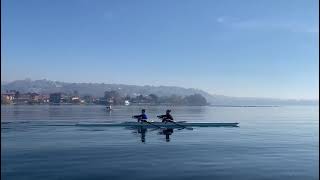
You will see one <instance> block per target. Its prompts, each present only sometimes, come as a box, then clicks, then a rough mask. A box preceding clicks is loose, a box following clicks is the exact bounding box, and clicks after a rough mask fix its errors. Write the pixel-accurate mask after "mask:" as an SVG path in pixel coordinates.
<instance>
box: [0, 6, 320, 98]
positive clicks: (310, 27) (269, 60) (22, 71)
mask: <svg viewBox="0 0 320 180" xmlns="http://www.w3.org/2000/svg"><path fill="white" fill-rule="evenodd" d="M1 3H2V4H1V13H2V14H1V15H2V16H1V27H2V29H1V45H2V46H1V65H2V66H1V75H2V79H1V80H2V81H12V80H17V79H25V78H31V79H44V78H46V79H50V80H59V81H66V82H105V83H123V84H135V85H175V86H182V87H193V88H199V89H203V90H206V91H208V92H209V93H212V94H223V95H232V96H251V97H276V98H307V99H314V98H319V96H318V92H319V83H318V81H319V76H318V73H319V60H318V58H319V24H318V23H319V19H318V17H319V9H318V7H319V4H318V1H317V0H250V1H249V0H241V1H239V0H144V1H143V0H127V1H124V0H2V1H1Z"/></svg>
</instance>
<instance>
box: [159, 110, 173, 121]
mask: <svg viewBox="0 0 320 180" xmlns="http://www.w3.org/2000/svg"><path fill="white" fill-rule="evenodd" d="M170 112H171V110H170V109H168V110H167V111H166V114H165V115H160V116H157V117H158V118H160V119H162V122H170V121H171V122H173V117H172V116H171V114H170Z"/></svg>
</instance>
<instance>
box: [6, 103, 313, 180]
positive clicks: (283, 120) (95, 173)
mask: <svg viewBox="0 0 320 180" xmlns="http://www.w3.org/2000/svg"><path fill="white" fill-rule="evenodd" d="M141 108H146V109H147V114H148V116H149V118H151V119H152V120H156V119H155V118H154V117H156V115H159V114H162V113H164V111H165V109H167V108H168V107H158V106H153V107H137V106H118V107H114V110H113V111H112V112H110V113H109V112H106V111H105V107H103V106H1V141H2V144H1V164H2V168H1V177H2V178H4V179H9V180H10V179H19V180H20V179H49V180H53V179H164V178H166V179H196V178H201V179H245V180H248V179H272V180H274V179H279V180H280V179H281V180H282V179H291V180H293V179H297V180H301V179H318V178H319V176H318V173H319V170H318V168H319V161H318V158H319V152H318V149H319V129H318V126H319V118H318V113H319V107H318V106H280V107H170V108H171V109H172V114H173V116H174V117H175V118H176V120H177V121H179V120H186V121H189V122H239V123H240V126H239V127H236V128H224V127H195V128H194V130H186V129H182V130H179V129H174V130H173V133H172V135H170V137H169V139H166V137H165V135H164V134H163V133H162V131H161V130H159V129H148V130H147V131H146V132H145V136H142V134H141V131H140V133H139V131H138V130H137V129H127V128H122V127H99V126H96V127H79V126H74V124H76V123H79V122H81V123H96V122H123V121H132V119H131V118H130V117H131V116H132V115H134V114H137V113H139V110H140V109H141ZM58 125H59V126H58ZM61 125H64V126H61ZM143 141H144V142H143Z"/></svg>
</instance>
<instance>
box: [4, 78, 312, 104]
mask: <svg viewBox="0 0 320 180" xmlns="http://www.w3.org/2000/svg"><path fill="white" fill-rule="evenodd" d="M6 90H18V91H20V92H21V93H26V92H36V93H42V94H44V93H45V94H48V93H53V92H63V93H72V92H74V91H78V93H79V94H80V95H87V94H89V95H93V96H97V97H102V96H103V95H104V92H105V91H107V90H116V91H118V92H119V93H120V94H121V95H130V96H136V95H140V94H142V95H148V94H156V95H158V96H170V95H179V96H187V95H192V94H201V95H202V96H204V97H205V98H206V99H207V101H208V102H209V103H211V104H212V105H238V106H241V105H244V106H246V105H253V106H254V105H314V104H318V101H315V100H280V99H270V98H246V97H230V96H223V95H212V94H209V93H207V92H205V91H203V90H200V89H194V88H182V87H175V86H136V85H125V84H105V83H66V82H59V81H50V80H45V79H44V80H34V81H32V80H30V79H26V80H17V81H13V82H6V83H4V84H3V83H2V84H1V92H5V91H6Z"/></svg>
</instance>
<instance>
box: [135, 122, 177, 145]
mask: <svg viewBox="0 0 320 180" xmlns="http://www.w3.org/2000/svg"><path fill="white" fill-rule="evenodd" d="M129 129H131V130H133V134H140V138H141V142H142V143H145V142H146V133H147V131H148V129H147V128H145V127H142V126H139V127H131V128H129ZM152 131H158V133H157V134H159V135H164V136H165V141H166V142H170V136H171V135H172V134H173V128H164V129H162V128H161V129H160V128H156V129H151V130H150V131H149V132H152Z"/></svg>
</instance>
